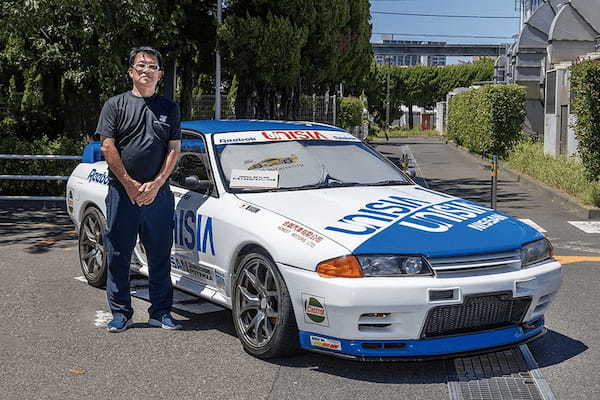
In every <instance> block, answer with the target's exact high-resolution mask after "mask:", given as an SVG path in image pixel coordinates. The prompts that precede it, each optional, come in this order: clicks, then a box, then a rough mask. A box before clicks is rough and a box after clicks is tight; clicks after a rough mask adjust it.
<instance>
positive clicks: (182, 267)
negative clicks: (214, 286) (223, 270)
mask: <svg viewBox="0 0 600 400" xmlns="http://www.w3.org/2000/svg"><path fill="white" fill-rule="evenodd" d="M171 268H173V269H176V270H179V271H181V272H185V273H187V274H189V275H191V276H192V278H194V279H196V280H199V281H203V282H214V281H215V279H214V278H213V270H211V269H210V268H206V267H203V266H201V265H198V264H196V263H194V262H192V261H190V260H188V259H186V258H183V257H179V256H171Z"/></svg>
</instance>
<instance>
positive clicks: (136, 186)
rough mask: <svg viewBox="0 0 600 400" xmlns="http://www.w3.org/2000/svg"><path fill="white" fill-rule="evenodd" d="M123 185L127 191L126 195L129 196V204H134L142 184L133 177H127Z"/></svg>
mask: <svg viewBox="0 0 600 400" xmlns="http://www.w3.org/2000/svg"><path fill="white" fill-rule="evenodd" d="M123 187H124V188H125V191H126V192H127V196H129V200H130V201H131V204H136V203H137V202H138V197H139V195H140V188H141V187H142V184H141V183H139V182H138V181H136V180H135V179H129V180H128V181H127V183H126V184H125V185H124V186H123Z"/></svg>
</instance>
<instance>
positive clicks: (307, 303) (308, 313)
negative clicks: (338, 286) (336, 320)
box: [302, 293, 329, 326]
mask: <svg viewBox="0 0 600 400" xmlns="http://www.w3.org/2000/svg"><path fill="white" fill-rule="evenodd" d="M302 301H303V303H304V320H305V321H306V322H308V323H310V324H317V325H323V326H329V320H328V319H327V310H326V309H325V298H323V297H318V296H313V295H310V294H305V293H302Z"/></svg>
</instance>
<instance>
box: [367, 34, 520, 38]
mask: <svg viewBox="0 0 600 400" xmlns="http://www.w3.org/2000/svg"><path fill="white" fill-rule="evenodd" d="M373 34H374V35H394V36H415V37H446V38H468V39H512V36H481V35H437V34H431V33H397V32H373Z"/></svg>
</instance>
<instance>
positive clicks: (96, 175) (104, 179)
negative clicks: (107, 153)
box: [87, 168, 110, 185]
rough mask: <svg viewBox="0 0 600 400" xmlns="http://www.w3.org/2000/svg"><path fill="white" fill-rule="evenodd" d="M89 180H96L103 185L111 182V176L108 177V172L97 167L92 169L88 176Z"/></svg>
mask: <svg viewBox="0 0 600 400" xmlns="http://www.w3.org/2000/svg"><path fill="white" fill-rule="evenodd" d="M87 181H88V182H95V183H99V184H101V185H108V183H109V182H110V178H109V177H108V172H107V171H104V172H99V171H97V170H96V168H94V169H92V170H91V171H90V173H89V174H88V177H87Z"/></svg>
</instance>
